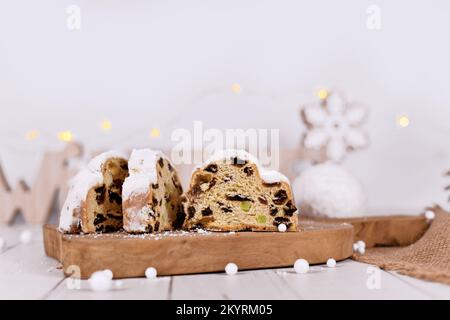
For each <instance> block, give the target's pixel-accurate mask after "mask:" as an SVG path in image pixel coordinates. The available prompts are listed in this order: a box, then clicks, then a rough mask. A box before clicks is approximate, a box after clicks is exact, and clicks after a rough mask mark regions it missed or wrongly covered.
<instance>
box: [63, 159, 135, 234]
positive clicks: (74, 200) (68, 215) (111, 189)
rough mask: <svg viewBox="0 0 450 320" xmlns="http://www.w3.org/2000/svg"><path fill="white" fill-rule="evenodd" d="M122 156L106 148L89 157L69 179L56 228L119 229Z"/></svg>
mask: <svg viewBox="0 0 450 320" xmlns="http://www.w3.org/2000/svg"><path fill="white" fill-rule="evenodd" d="M127 176H128V164H127V160H126V156H125V155H124V154H122V153H120V152H117V151H108V152H105V153H102V154H100V155H98V156H97V157H95V158H93V159H92V160H91V161H90V162H89V164H88V165H87V167H86V168H84V169H82V170H81V171H80V172H79V173H78V174H77V175H76V176H75V177H74V178H73V179H72V181H71V186H70V189H69V192H68V195H67V198H66V201H65V202H64V205H63V207H62V209H61V216H60V221H59V229H60V230H61V231H63V232H69V233H78V232H83V233H94V232H112V231H116V230H119V229H121V228H122V184H123V181H124V180H125V178H126V177H127Z"/></svg>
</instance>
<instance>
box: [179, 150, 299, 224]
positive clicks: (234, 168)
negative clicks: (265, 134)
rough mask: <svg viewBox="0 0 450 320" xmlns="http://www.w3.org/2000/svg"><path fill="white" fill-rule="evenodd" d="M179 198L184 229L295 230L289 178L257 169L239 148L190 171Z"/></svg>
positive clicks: (217, 154) (294, 209) (294, 208)
mask: <svg viewBox="0 0 450 320" xmlns="http://www.w3.org/2000/svg"><path fill="white" fill-rule="evenodd" d="M185 197H186V200H185V202H184V210H185V213H186V220H185V223H184V228H186V229H193V228H204V229H207V230H212V231H244V230H251V231H277V230H278V226H279V225H280V224H284V225H285V226H286V227H287V231H297V228H298V218H297V208H296V207H295V205H294V203H295V202H294V200H293V197H292V192H291V187H290V184H289V181H288V179H287V178H286V177H285V176H284V175H282V174H280V173H279V172H277V171H269V170H265V169H264V168H262V167H260V166H259V164H258V160H257V159H256V158H255V157H253V156H252V155H250V154H249V153H247V152H245V151H242V150H225V151H220V152H216V154H215V155H214V156H213V157H212V158H211V159H209V160H208V161H206V162H205V163H204V164H203V165H202V166H201V167H199V168H197V169H196V170H194V172H193V174H192V178H191V183H190V187H189V190H188V191H187V193H186V195H185Z"/></svg>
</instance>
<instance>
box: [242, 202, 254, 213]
mask: <svg viewBox="0 0 450 320" xmlns="http://www.w3.org/2000/svg"><path fill="white" fill-rule="evenodd" d="M251 207H252V203H251V202H250V201H242V202H241V209H242V211H245V212H248V211H249V210H250V208H251Z"/></svg>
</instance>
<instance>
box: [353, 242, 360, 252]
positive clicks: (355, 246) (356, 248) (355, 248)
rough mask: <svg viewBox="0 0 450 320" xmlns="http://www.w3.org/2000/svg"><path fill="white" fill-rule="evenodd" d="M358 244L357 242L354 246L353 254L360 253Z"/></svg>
mask: <svg viewBox="0 0 450 320" xmlns="http://www.w3.org/2000/svg"><path fill="white" fill-rule="evenodd" d="M358 248H359V247H358V243H357V242H355V243H354V244H353V252H357V251H358Z"/></svg>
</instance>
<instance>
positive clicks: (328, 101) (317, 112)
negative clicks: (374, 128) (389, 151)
mask: <svg viewBox="0 0 450 320" xmlns="http://www.w3.org/2000/svg"><path fill="white" fill-rule="evenodd" d="M367 113H368V112H367V109H366V108H365V107H363V106H361V105H356V104H350V103H347V102H346V101H345V100H344V99H343V97H342V96H341V95H340V94H339V93H337V92H332V93H328V94H327V95H326V97H324V99H321V100H320V103H318V104H315V105H310V106H306V107H304V108H303V109H302V111H301V115H302V120H303V122H304V123H305V125H306V127H307V129H308V131H307V132H306V134H305V137H304V139H303V146H304V147H305V148H307V149H312V150H321V149H324V150H325V154H326V158H327V159H329V160H331V161H333V162H337V163H339V162H341V161H342V160H343V159H344V157H345V155H346V153H347V151H349V150H356V149H360V148H364V147H366V146H367V145H368V144H369V139H368V136H367V135H366V134H365V133H364V132H363V131H362V130H361V129H360V126H361V124H362V123H363V122H364V121H365V119H366V117H367Z"/></svg>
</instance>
